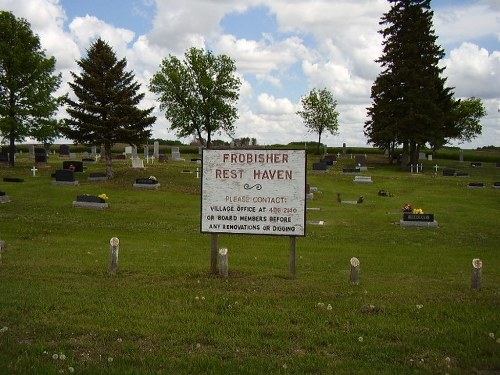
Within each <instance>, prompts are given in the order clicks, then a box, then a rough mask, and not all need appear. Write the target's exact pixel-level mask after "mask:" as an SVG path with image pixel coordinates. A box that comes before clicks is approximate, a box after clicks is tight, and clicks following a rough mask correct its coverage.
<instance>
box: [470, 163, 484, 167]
mask: <svg viewBox="0 0 500 375" xmlns="http://www.w3.org/2000/svg"><path fill="white" fill-rule="evenodd" d="M470 166H471V167H472V168H482V167H483V163H480V162H473V163H470Z"/></svg>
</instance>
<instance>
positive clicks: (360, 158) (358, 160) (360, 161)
mask: <svg viewBox="0 0 500 375" xmlns="http://www.w3.org/2000/svg"><path fill="white" fill-rule="evenodd" d="M354 164H355V165H356V166H357V167H367V166H368V159H367V158H366V155H355V156H354Z"/></svg>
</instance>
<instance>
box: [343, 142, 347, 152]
mask: <svg viewBox="0 0 500 375" xmlns="http://www.w3.org/2000/svg"><path fill="white" fill-rule="evenodd" d="M346 152H347V148H346V145H345V143H343V144H342V155H345V154H346Z"/></svg>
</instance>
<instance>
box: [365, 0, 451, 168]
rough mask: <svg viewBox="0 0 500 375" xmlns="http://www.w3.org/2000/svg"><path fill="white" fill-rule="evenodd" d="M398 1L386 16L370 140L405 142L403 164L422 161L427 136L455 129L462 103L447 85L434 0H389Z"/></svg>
mask: <svg viewBox="0 0 500 375" xmlns="http://www.w3.org/2000/svg"><path fill="white" fill-rule="evenodd" d="M388 1H389V2H390V3H391V4H392V6H391V9H390V10H389V12H388V13H386V14H384V15H383V17H382V20H381V22H380V24H381V25H383V26H385V28H384V29H383V30H381V31H380V33H381V34H382V35H383V37H384V42H383V55H382V57H380V58H379V59H378V60H377V62H378V63H380V64H381V66H382V68H383V71H382V72H381V73H380V75H379V76H378V77H377V79H376V80H375V82H374V85H373V87H372V94H371V97H372V101H373V103H372V106H371V107H370V108H368V115H369V116H370V120H368V121H367V122H366V123H365V135H366V136H367V137H368V141H369V142H371V143H373V144H375V145H377V146H379V147H385V148H387V147H389V148H391V147H392V149H393V148H394V146H395V145H398V144H401V145H402V146H403V163H402V168H406V164H407V162H408V157H409V159H410V160H409V161H410V162H411V163H416V162H417V161H418V152H419V150H420V148H421V147H423V146H424V145H425V144H426V143H427V142H431V141H433V140H436V139H439V138H443V137H445V136H446V135H447V134H449V133H450V132H452V129H453V116H454V115H453V110H454V106H455V105H456V103H455V101H454V99H453V91H452V89H451V88H448V87H446V86H445V83H446V78H442V77H441V74H442V73H443V71H444V68H441V67H439V61H440V60H441V59H442V58H443V57H444V51H443V49H442V48H441V47H440V46H439V45H437V44H436V40H437V37H436V36H435V35H434V30H433V28H432V17H433V12H432V10H431V8H430V0H388Z"/></svg>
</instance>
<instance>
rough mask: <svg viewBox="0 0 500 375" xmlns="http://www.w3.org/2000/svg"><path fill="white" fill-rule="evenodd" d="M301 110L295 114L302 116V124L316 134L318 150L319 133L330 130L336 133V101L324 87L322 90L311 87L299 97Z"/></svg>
mask: <svg viewBox="0 0 500 375" xmlns="http://www.w3.org/2000/svg"><path fill="white" fill-rule="evenodd" d="M301 104H302V110H301V111H297V114H298V115H299V116H300V117H302V120H304V124H305V126H306V128H308V129H309V131H311V132H314V133H317V134H318V150H319V146H320V144H321V135H322V134H324V133H325V132H330V133H331V134H333V135H335V134H337V133H338V127H339V122H338V117H339V113H338V111H337V110H336V108H337V101H336V100H335V99H333V95H332V93H331V92H330V91H328V90H327V89H326V88H324V89H322V90H316V89H312V90H311V92H310V93H309V95H307V96H305V97H303V98H302V99H301Z"/></svg>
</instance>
